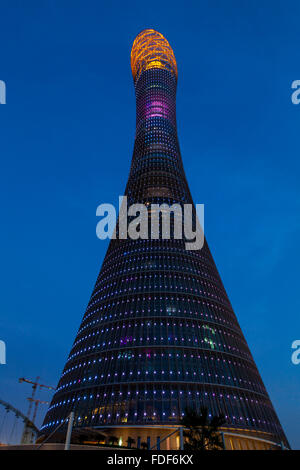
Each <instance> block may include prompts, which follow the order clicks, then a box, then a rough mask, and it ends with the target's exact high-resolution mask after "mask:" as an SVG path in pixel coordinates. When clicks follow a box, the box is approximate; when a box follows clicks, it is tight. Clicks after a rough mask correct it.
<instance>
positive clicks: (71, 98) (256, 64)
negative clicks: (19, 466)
mask: <svg viewBox="0 0 300 470" xmlns="http://www.w3.org/2000/svg"><path fill="white" fill-rule="evenodd" d="M0 18H1V28H0V44H1V60H0V80H4V81H5V82H6V85H7V104H6V105H0V135H1V139H0V143H1V146H0V155H1V174H0V178H1V184H0V187H1V206H2V207H1V222H2V224H1V225H2V229H1V233H0V236H1V245H0V246H1V280H0V285H1V296H0V311H1V319H0V339H2V340H4V341H5V342H6V345H7V365H1V366H0V381H1V382H0V398H2V399H4V400H6V401H9V402H10V403H12V404H13V405H15V406H16V407H18V408H20V409H21V410H23V411H26V410H27V403H26V399H25V397H26V396H28V395H29V394H30V387H29V386H28V385H25V384H18V378H19V377H22V376H26V377H31V378H34V377H36V376H37V375H39V376H41V378H42V381H43V382H44V383H48V384H51V385H54V386H56V384H57V381H58V379H59V376H60V373H61V371H62V368H63V366H64V363H65V361H66V358H67V355H68V353H69V350H70V348H71V345H72V342H73V340H74V338H75V335H76V332H77V329H78V327H79V324H80V322H81V318H82V316H83V314H84V311H85V308H86V305H87V303H88V301H89V297H90V294H91V292H92V289H93V286H94V282H95V280H96V277H97V274H98V272H99V269H100V267H101V263H102V260H103V257H104V255H105V251H106V248H107V245H108V243H107V241H100V240H98V239H97V238H96V232H95V229H96V223H97V218H96V207H97V205H98V204H100V203H103V202H108V203H114V204H117V201H118V196H119V195H122V194H123V192H124V189H125V184H126V181H127V177H128V173H129V167H130V160H131V155H132V150H133V143H134V131H135V96H134V88H133V82H132V77H131V70H130V50H131V45H132V42H133V40H134V38H135V36H136V35H137V34H138V33H139V32H140V31H141V30H142V29H145V28H149V27H150V28H154V29H157V30H158V31H160V32H161V33H162V34H164V36H165V37H166V38H167V39H168V40H169V42H170V44H171V46H172V48H173V50H174V52H175V56H176V59H177V64H178V71H179V79H178V92H177V120H178V134H179V139H180V145H181V152H182V158H183V163H184V166H185V171H186V175H187V179H188V182H189V186H190V189H191V192H192V195H193V198H194V201H195V203H204V204H205V231H206V236H207V240H208V243H209V245H210V248H211V251H212V253H213V256H214V258H215V261H216V264H217V267H218V269H219V271H220V274H221V277H222V279H223V282H224V285H225V288H226V290H227V292H228V295H229V298H230V300H231V302H232V305H233V308H234V310H235V312H236V315H237V317H238V320H239V322H240V325H241V327H242V329H243V332H244V334H245V336H246V339H247V341H248V343H249V346H250V349H251V351H252V354H253V356H254V359H255V361H256V363H257V366H258V368H259V371H260V372H261V375H262V378H263V380H264V382H265V385H266V387H267V390H268V392H269V394H270V397H271V399H272V401H273V404H274V406H275V409H276V411H277V413H278V416H279V418H280V420H281V423H282V425H283V427H284V429H285V431H286V434H287V437H288V439H289V440H290V443H291V445H292V446H293V447H294V448H298V449H299V448H300V433H299V423H300V400H299V390H300V365H298V366H296V365H293V364H292V362H291V352H292V350H291V343H292V341H293V340H295V339H299V338H300V322H299V311H300V302H299V265H300V257H299V238H300V221H299V209H300V190H299V170H300V163H299V154H300V152H299V151H300V142H299V127H300V105H299V106H295V105H293V104H292V102H291V98H290V96H291V83H292V81H293V80H296V79H300V51H299V44H300V22H299V21H300V20H299V18H300V3H299V1H293V0H288V1H286V0H282V1H278V0H269V1H267V0H248V1H243V0H236V1H234V0H226V1H225V0H219V1H216V0H205V1H201V0H198V1H194V2H191V1H186V2H182V1H180V2H178V1H176V0H173V1H163V0H160V1H156V0H151V1H148V2H145V1H136V2H125V1H114V2H102V1H100V0H98V1H95V0H86V1H84V0H72V1H71V0H69V1H67V0H62V1H59V0H56V1H50V0H48V1H42V0H36V1H33V0H28V1H26V2H25V1H16V0H1V3H0ZM39 397H40V398H41V399H46V398H50V395H49V394H47V392H40V393H39ZM45 412H46V409H45V408H44V409H43V412H40V414H39V424H40V423H41V420H42V417H43V415H44V413H45Z"/></svg>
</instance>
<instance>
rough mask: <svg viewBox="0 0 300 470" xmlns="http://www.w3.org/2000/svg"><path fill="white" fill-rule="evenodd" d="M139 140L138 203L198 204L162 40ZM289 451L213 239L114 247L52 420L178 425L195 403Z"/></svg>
mask: <svg viewBox="0 0 300 470" xmlns="http://www.w3.org/2000/svg"><path fill="white" fill-rule="evenodd" d="M131 65H132V73H133V78H134V82H135V91H136V109H137V118H136V136H135V144H134V152H133V158H132V164H131V169H130V174H129V179H128V183H127V186H126V191H125V194H126V195H127V197H128V204H129V205H130V204H132V203H137V202H141V203H146V204H150V203H158V204H162V203H167V204H173V203H179V204H184V203H192V198H191V195H190V191H189V188H188V184H187V181H186V178H185V174H184V170H183V166H182V160H181V155H180V149H179V143H178V139H177V129H176V86H177V67H176V61H175V57H174V54H173V51H172V49H171V47H170V45H169V44H168V42H167V41H166V39H165V38H164V37H163V36H162V35H161V34H160V33H158V32H156V31H153V30H145V31H143V32H142V33H140V34H139V35H138V36H137V38H136V40H135V41H134V44H133V48H132V53H131ZM201 405H206V406H207V407H208V408H209V411H210V413H211V414H218V413H220V412H223V413H224V414H225V416H226V420H227V426H228V427H230V428H234V429H243V430H244V431H249V432H250V431H253V432H260V433H262V435H263V436H270V437H271V440H276V441H277V442H280V441H284V442H286V439H285V436H284V433H283V430H282V428H281V425H280V423H279V421H278V418H277V416H276V413H275V411H274V409H273V406H272V404H271V401H270V399H269V397H268V394H267V392H266V390H265V387H264V385H263V382H262V380H261V378H260V375H259V372H258V370H257V368H256V365H255V363H254V360H253V358H252V356H251V353H250V351H249V348H248V346H247V343H246V340H245V338H244V336H243V334H242V331H241V329H240V327H239V324H238V321H237V319H236V316H235V314H234V312H233V309H232V306H231V304H230V301H229V299H228V297H227V294H226V292H225V289H224V287H223V284H222V281H221V278H220V276H219V273H218V271H217V268H216V265H215V263H214V260H213V258H212V255H211V253H210V250H209V248H208V245H207V242H206V241H205V244H204V247H203V248H202V249H201V250H200V251H187V250H186V249H185V242H184V240H174V239H171V240H163V239H162V238H161V237H160V239H159V240H140V239H139V240H130V239H128V240H118V239H117V240H112V241H111V242H110V245H109V248H108V251H107V254H106V256H105V259H104V262H103V265H102V268H101V271H100V273H99V276H98V279H97V282H96V285H95V287H94V290H93V293H92V296H91V299H90V301H89V304H88V307H87V309H86V312H85V315H84V317H83V320H82V323H81V325H80V328H79V331H78V334H77V336H76V339H75V342H74V344H73V347H72V349H71V352H70V354H69V357H68V360H67V362H66V365H65V368H64V370H63V374H62V376H61V379H60V381H59V384H58V388H57V390H56V393H55V395H54V398H53V400H52V403H51V406H50V408H49V410H48V413H47V415H46V417H45V421H44V424H43V427H42V433H44V434H47V433H49V432H51V431H52V430H53V429H54V427H55V426H57V425H58V424H59V423H60V422H61V420H62V419H64V418H65V417H66V416H67V415H68V413H70V411H71V410H72V409H75V411H76V421H75V423H76V427H77V428H80V427H82V428H85V427H95V428H96V427H97V426H108V427H109V426H112V427H113V426H116V425H118V426H124V427H126V426H128V425H131V426H132V425H149V424H155V425H169V424H178V423H179V421H180V419H181V417H182V415H183V413H184V410H185V408H186V406H191V407H193V408H195V409H198V410H199V408H200V406H201Z"/></svg>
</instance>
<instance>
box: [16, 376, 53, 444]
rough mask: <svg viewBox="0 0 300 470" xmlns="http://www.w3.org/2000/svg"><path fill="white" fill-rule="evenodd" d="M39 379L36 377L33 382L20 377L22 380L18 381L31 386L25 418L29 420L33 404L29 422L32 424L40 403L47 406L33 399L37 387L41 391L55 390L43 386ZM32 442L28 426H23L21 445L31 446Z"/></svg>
mask: <svg viewBox="0 0 300 470" xmlns="http://www.w3.org/2000/svg"><path fill="white" fill-rule="evenodd" d="M39 379H40V377H37V378H36V379H35V381H33V380H29V379H26V378H25V377H22V378H20V379H19V383H23V382H26V383H28V384H31V385H32V394H31V397H28V398H27V400H28V401H29V408H28V412H27V418H28V420H30V415H31V409H32V404H33V403H35V407H34V412H33V418H32V420H31V422H32V423H33V424H34V421H35V418H36V413H37V408H38V405H39V404H40V403H42V404H48V402H47V401H42V400H37V399H36V398H34V397H35V393H36V391H37V388H38V387H39V388H40V389H41V388H46V389H48V390H55V388H54V387H51V386H50V385H45V384H41V383H39ZM32 440H33V436H32V430H31V428H30V427H28V426H26V425H25V427H24V431H23V435H22V440H21V444H31V443H32Z"/></svg>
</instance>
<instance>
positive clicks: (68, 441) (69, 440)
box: [65, 411, 75, 450]
mask: <svg viewBox="0 0 300 470" xmlns="http://www.w3.org/2000/svg"><path fill="white" fill-rule="evenodd" d="M74 415H75V413H74V411H71V413H70V416H69V423H68V430H67V437H66V442H65V450H70V444H71V437H72V428H73V423H74Z"/></svg>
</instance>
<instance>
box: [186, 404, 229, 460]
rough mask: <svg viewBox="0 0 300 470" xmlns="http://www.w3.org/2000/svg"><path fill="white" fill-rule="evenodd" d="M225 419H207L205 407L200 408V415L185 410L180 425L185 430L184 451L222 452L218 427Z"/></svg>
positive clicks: (216, 417) (191, 410)
mask: <svg viewBox="0 0 300 470" xmlns="http://www.w3.org/2000/svg"><path fill="white" fill-rule="evenodd" d="M225 422H226V421H225V418H224V416H223V415H222V414H221V415H219V416H213V417H212V418H210V417H209V413H208V409H207V408H206V407H201V408H200V414H198V413H197V411H195V410H193V409H190V408H187V409H186V410H185V415H184V418H182V420H181V424H182V425H183V426H184V427H185V428H187V429H186V430H184V432H183V435H184V437H186V441H185V443H184V449H185V450H189V451H195V450H224V443H223V439H222V436H221V434H220V429H219V428H220V427H221V426H223V424H225Z"/></svg>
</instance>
